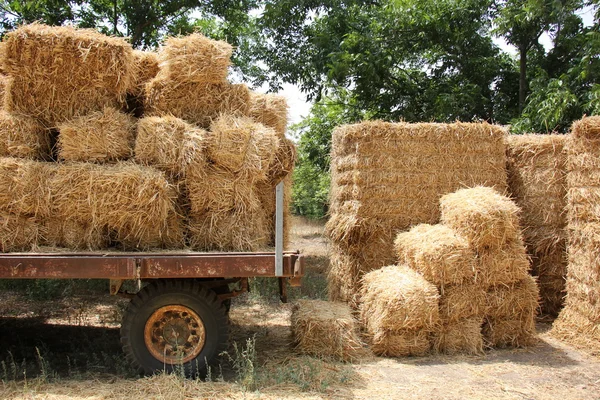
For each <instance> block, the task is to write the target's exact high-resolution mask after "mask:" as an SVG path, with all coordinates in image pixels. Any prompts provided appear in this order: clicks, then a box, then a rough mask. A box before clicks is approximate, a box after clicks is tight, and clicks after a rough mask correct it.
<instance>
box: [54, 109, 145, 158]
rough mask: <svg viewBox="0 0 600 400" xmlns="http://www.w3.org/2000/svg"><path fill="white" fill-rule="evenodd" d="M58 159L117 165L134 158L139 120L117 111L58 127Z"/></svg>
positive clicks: (84, 117)
mask: <svg viewBox="0 0 600 400" xmlns="http://www.w3.org/2000/svg"><path fill="white" fill-rule="evenodd" d="M58 131H59V135H58V141H57V147H58V158H59V159H61V160H65V161H87V162H97V163H98V162H100V163H101V162H115V161H122V160H127V159H128V158H130V157H131V156H132V155H133V143H134V137H135V120H134V118H133V117H131V116H130V115H128V114H125V113H122V112H120V111H119V110H117V109H116V108H113V107H104V109H103V110H102V111H97V112H93V113H91V114H88V115H85V116H82V117H77V118H74V119H72V120H69V121H65V122H62V123H60V124H58Z"/></svg>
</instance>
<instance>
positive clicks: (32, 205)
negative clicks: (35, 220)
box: [0, 157, 56, 218]
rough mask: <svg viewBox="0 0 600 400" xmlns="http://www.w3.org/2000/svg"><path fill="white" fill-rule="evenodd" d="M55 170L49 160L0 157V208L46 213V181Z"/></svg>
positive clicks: (48, 191) (42, 215)
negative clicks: (45, 161) (43, 161)
mask: <svg viewBox="0 0 600 400" xmlns="http://www.w3.org/2000/svg"><path fill="white" fill-rule="evenodd" d="M55 170H56V168H55V167H54V166H53V165H52V164H49V163H42V162H36V161H32V160H24V159H18V158H8V157H6V158H0V187H1V188H2V190H0V210H1V211H3V212H7V213H11V214H14V215H24V216H31V217H40V218H48V217H50V216H51V215H52V209H51V206H52V195H51V188H50V183H51V181H52V177H53V175H54V172H55Z"/></svg>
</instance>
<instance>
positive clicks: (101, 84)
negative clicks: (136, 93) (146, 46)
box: [2, 23, 133, 127]
mask: <svg viewBox="0 0 600 400" xmlns="http://www.w3.org/2000/svg"><path fill="white" fill-rule="evenodd" d="M4 54H5V58H4V59H3V60H2V63H3V68H4V70H5V71H6V73H7V74H8V75H9V76H10V77H11V80H10V82H9V85H8V87H7V96H6V102H5V105H6V108H7V111H9V112H12V113H16V114H25V115H29V116H31V117H34V118H37V119H39V120H40V121H41V122H43V123H44V124H45V125H46V126H48V127H52V126H56V125H57V124H58V123H61V122H64V121H67V120H70V119H72V118H73V117H75V116H82V115H86V114H89V113H91V112H95V111H99V110H102V109H103V108H104V106H107V105H109V106H115V107H117V108H118V107H119V105H120V104H121V103H122V102H123V101H124V100H125V92H126V90H127V89H128V88H129V86H130V85H131V72H132V69H131V68H130V66H131V65H133V63H132V61H133V50H132V48H131V45H129V44H128V43H127V42H126V41H125V40H124V39H123V38H113V37H108V36H105V35H102V34H100V33H98V32H97V31H95V30H92V29H75V28H73V27H69V26H55V27H50V26H46V25H42V24H37V23H34V24H30V25H24V26H21V27H19V28H17V29H15V30H14V31H11V32H8V33H7V34H6V36H5V38H4Z"/></svg>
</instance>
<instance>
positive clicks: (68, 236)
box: [43, 218, 109, 251]
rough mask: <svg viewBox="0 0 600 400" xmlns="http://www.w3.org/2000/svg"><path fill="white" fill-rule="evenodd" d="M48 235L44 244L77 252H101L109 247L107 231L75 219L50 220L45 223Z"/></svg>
mask: <svg viewBox="0 0 600 400" xmlns="http://www.w3.org/2000/svg"><path fill="white" fill-rule="evenodd" d="M44 227H45V228H46V234H45V236H44V240H43V244H44V245H47V246H51V247H65V248H68V249H75V250H90V251H93V250H101V249H105V248H106V247H108V244H109V236H108V232H107V230H106V229H103V227H99V226H93V225H91V224H90V223H85V222H79V221H76V220H73V219H66V220H64V219H59V218H48V219H46V220H45V221H44Z"/></svg>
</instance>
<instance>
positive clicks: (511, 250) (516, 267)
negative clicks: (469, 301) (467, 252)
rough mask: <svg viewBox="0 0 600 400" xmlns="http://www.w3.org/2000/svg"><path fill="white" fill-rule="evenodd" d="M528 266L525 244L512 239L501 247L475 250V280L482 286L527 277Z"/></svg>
mask: <svg viewBox="0 0 600 400" xmlns="http://www.w3.org/2000/svg"><path fill="white" fill-rule="evenodd" d="M530 268H531V263H530V259H529V256H528V255H527V252H526V250H525V244H524V243H523V241H522V240H521V239H520V238H518V239H513V240H509V241H507V242H506V243H504V245H503V246H501V247H498V248H487V249H481V250H479V251H477V258H476V260H475V269H476V276H475V281H476V282H477V283H478V284H479V285H481V286H483V287H488V286H493V285H500V284H509V283H513V282H517V281H519V280H522V279H525V278H526V277H528V276H529V270H530Z"/></svg>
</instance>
